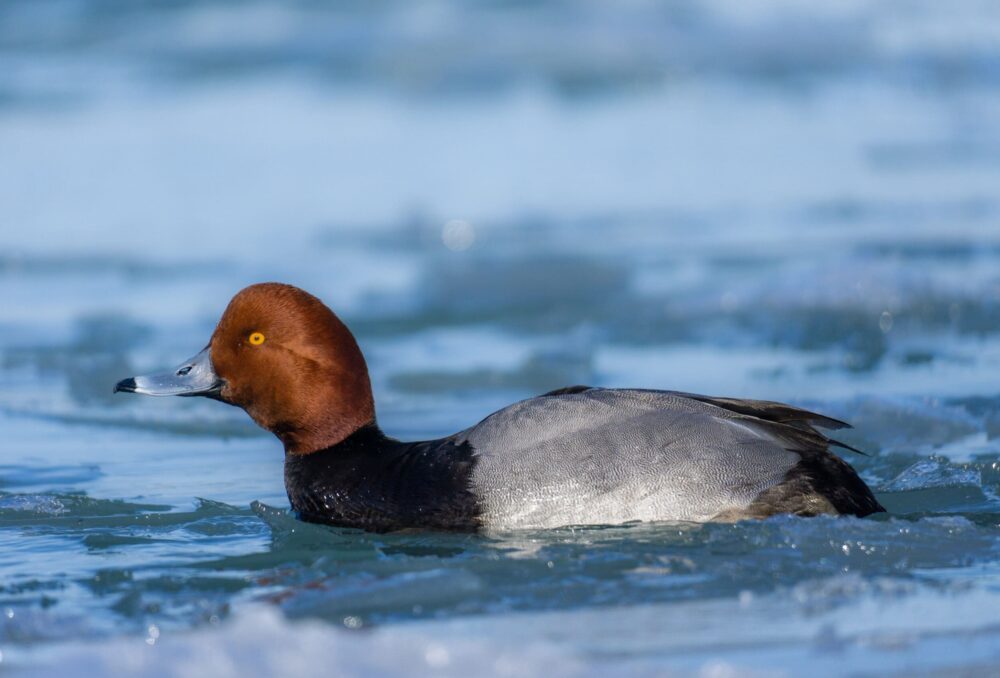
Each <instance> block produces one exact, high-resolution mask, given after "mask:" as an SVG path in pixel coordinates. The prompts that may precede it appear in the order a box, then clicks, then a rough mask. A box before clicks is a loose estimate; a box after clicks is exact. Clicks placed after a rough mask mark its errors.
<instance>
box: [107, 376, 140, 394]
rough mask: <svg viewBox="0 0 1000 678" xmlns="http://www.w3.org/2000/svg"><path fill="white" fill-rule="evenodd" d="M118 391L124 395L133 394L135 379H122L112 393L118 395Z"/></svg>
mask: <svg viewBox="0 0 1000 678" xmlns="http://www.w3.org/2000/svg"><path fill="white" fill-rule="evenodd" d="M118 391H124V392H125V393H135V379H134V378H132V377H129V378H128V379H122V380H121V381H119V382H118V383H117V384H115V388H114V390H113V391H112V393H118Z"/></svg>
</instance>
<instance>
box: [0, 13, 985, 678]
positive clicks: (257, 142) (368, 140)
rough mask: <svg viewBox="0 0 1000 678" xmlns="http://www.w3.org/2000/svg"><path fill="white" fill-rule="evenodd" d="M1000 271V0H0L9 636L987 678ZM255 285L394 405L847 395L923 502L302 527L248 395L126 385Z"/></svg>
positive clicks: (135, 649)
mask: <svg viewBox="0 0 1000 678" xmlns="http://www.w3.org/2000/svg"><path fill="white" fill-rule="evenodd" d="M998 265H1000V7H998V6H997V5H996V4H995V3H993V2H989V1H987V0H982V1H977V0H955V1H953V2H947V3H943V2H933V1H930V0H925V1H920V0H838V2H836V3H815V2H806V1H805V0H752V1H738V0H703V1H699V2H694V1H683V0H672V1H663V2H652V1H647V0H627V1H618V2H599V1H597V0H593V1H591V0H573V1H569V0H565V1H563V0H538V1H527V0H525V1H515V0H506V1H501V0H493V1H483V2H460V1H458V0H427V1H423V0H421V1H419V2H414V1H403V0H399V1H390V0H381V1H378V2H355V1H350V2H318V1H315V0H308V1H307V0H298V1H287V2H279V1H277V0H274V1H270V0H258V1H255V2H229V1H222V0H200V1H194V0H191V1H173V2H167V1H157V2H146V3H135V2H128V1H124V0H5V2H3V3H2V4H0V438H2V439H0V544H2V550H0V609H3V610H4V611H5V612H6V613H7V614H5V615H4V616H3V617H2V618H0V650H2V651H3V652H4V653H5V654H4V655H2V656H4V657H10V656H14V658H15V660H17V661H20V662H22V663H25V664H29V665H30V664H32V663H36V664H40V665H47V666H50V667H52V666H58V661H59V657H60V656H62V655H61V654H60V652H61V651H62V650H59V651H57V649H55V648H64V647H65V644H66V643H67V642H72V641H74V640H79V639H80V638H90V637H93V636H101V637H107V636H114V637H119V636H121V637H123V638H124V639H123V640H120V641H110V640H109V641H107V642H109V643H114V642H120V643H123V644H122V645H121V646H118V645H110V646H107V647H109V648H112V649H107V648H105V649H104V650H101V649H97V650H93V653H92V654H87V655H86V657H85V658H84V659H81V658H80V657H79V656H75V658H74V659H73V660H72V661H73V662H75V663H74V664H72V665H73V666H77V667H79V666H92V670H93V671H94V672H95V673H104V672H109V671H116V670H121V666H122V665H123V664H122V661H123V659H122V658H123V657H126V656H127V657H130V658H131V660H134V661H135V662H139V664H135V665H136V666H139V665H142V666H144V667H145V668H147V669H148V668H150V665H145V664H141V663H142V662H154V663H155V665H156V666H160V667H166V668H164V669H163V670H164V671H167V672H170V671H174V672H183V670H184V667H183V666H181V665H179V664H176V663H171V660H170V659H169V658H168V655H167V654H166V653H164V654H160V655H157V654H150V652H152V651H151V650H149V648H156V647H159V646H161V645H163V644H164V643H163V642H160V638H161V636H162V637H163V638H164V642H168V641H169V636H170V635H171V634H172V633H173V632H174V631H176V632H177V633H178V634H179V637H178V640H176V641H174V642H177V643H180V644H182V645H177V646H175V647H183V648H184V649H183V652H184V653H195V655H196V656H200V655H197V653H198V652H206V653H207V652H212V651H218V652H222V653H223V654H224V655H225V653H229V654H230V655H239V656H244V657H248V658H249V659H247V661H251V662H257V663H255V664H251V666H250V668H253V667H254V666H257V667H259V666H263V665H266V662H268V661H270V662H274V666H276V667H284V668H287V666H288V665H286V664H282V662H291V661H293V659H295V658H296V657H298V658H301V657H306V658H308V659H309V660H310V661H313V662H315V661H320V660H325V659H331V658H335V659H336V660H337V661H340V662H346V663H344V664H341V665H342V666H345V667H350V668H351V669H352V670H357V671H359V672H361V673H364V672H365V671H375V670H388V671H394V672H402V673H405V672H411V671H413V672H417V671H420V670H430V669H433V670H437V671H445V672H446V671H447V670H455V671H458V672H460V671H462V670H466V669H468V667H470V666H475V667H478V668H479V669H482V670H488V668H491V669H492V670H494V671H495V672H503V670H506V669H505V668H504V667H508V668H509V667H511V666H513V667H515V668H516V670H517V671H520V672H522V673H531V672H532V671H536V672H545V673H549V674H551V673H552V671H553V667H554V666H562V667H563V668H565V669H566V670H567V671H568V672H571V673H572V672H583V673H586V672H588V671H590V670H595V671H599V670H606V669H607V668H608V667H609V666H610V667H612V668H624V667H626V666H627V667H628V668H630V669H631V670H635V671H650V672H655V671H660V670H664V669H673V670H678V671H691V672H699V671H701V672H704V671H709V672H710V671H714V670H717V669H718V670H720V671H730V670H731V671H736V672H740V671H753V670H759V671H772V670H774V671H779V672H780V671H791V672H794V671H796V669H797V668H801V667H803V666H807V665H808V666H809V667H810V670H814V671H819V672H820V673H818V674H817V675H822V671H824V670H826V671H828V672H830V673H837V672H839V671H841V670H847V669H848V668H850V669H851V670H856V671H858V672H862V673H863V672H865V671H869V670H873V671H876V672H893V671H901V672H902V671H911V670H913V669H914V667H917V666H919V667H922V669H925V670H936V669H940V668H941V667H945V668H947V667H952V668H954V667H955V666H957V665H962V666H964V667H966V668H968V669H969V670H987V669H984V668H983V667H989V666H990V662H994V661H996V659H997V650H996V648H997V647H998V644H997V643H998V641H997V635H996V631H995V629H996V628H997V624H1000V616H998V614H1000V613H996V612H995V611H996V610H1000V606H998V605H996V601H995V599H996V598H997V596H998V595H1000V579H998V573H1000V569H998V563H1000V527H998V525H1000V518H998V515H1000V509H998V500H997V490H998V483H1000V461H998V460H1000V442H998V436H1000V397H998V394H1000V382H998V378H1000V267H998ZM264 280H280V281H284V282H290V283H293V284H296V285H299V286H302V287H304V288H306V289H307V290H309V291H311V292H313V293H314V294H316V295H318V296H320V297H321V298H323V299H324V300H325V301H327V303H328V304H329V305H330V306H331V307H332V308H333V309H334V310H335V311H337V312H338V313H339V314H340V315H341V317H343V318H344V320H345V321H346V322H347V323H348V324H349V325H350V326H351V327H352V329H354V331H355V333H356V334H357V336H358V338H359V341H360V342H361V344H362V346H363V348H364V350H365V353H366V355H367V357H368V359H369V363H370V367H371V371H372V377H373V383H374V387H375V395H376V400H377V404H378V412H379V419H380V422H381V423H382V425H383V427H384V428H385V429H386V430H387V431H388V432H389V433H391V434H394V435H397V436H400V437H419V436H432V435H442V434H446V433H451V432H453V431H455V430H457V429H460V428H463V427H465V426H468V425H469V424H471V423H473V422H475V421H477V420H478V419H479V418H481V417H483V416H485V415H486V414H488V413H489V412H491V411H493V410H494V409H496V408H497V407H500V406H502V405H504V404H506V403H509V402H511V401H512V400H515V399H518V398H522V397H527V396H530V395H532V394H536V393H539V392H542V391H544V390H548V389H551V388H556V387H559V386H564V385H567V384H574V383H586V384H593V385H602V386H644V387H654V388H671V389H677V390H688V391H695V392H701V393H708V394H713V395H730V396H745V397H758V398H773V399H781V400H787V401H791V402H795V403H798V404H802V405H807V406H810V407H814V408H818V409H821V410H822V411H824V412H827V413H829V414H832V415H834V416H838V417H841V418H846V419H849V420H851V421H852V422H853V423H855V425H856V426H857V428H856V429H855V430H854V431H851V432H848V433H847V434H846V435H845V439H846V440H848V441H849V442H850V443H851V444H854V445H856V446H859V447H862V448H863V449H865V450H867V451H869V452H870V453H871V455H872V456H871V457H869V458H861V457H852V458H851V459H850V461H852V463H855V464H856V465H857V466H858V468H859V469H861V470H862V472H863V474H864V476H865V478H866V479H867V480H868V481H869V482H870V483H871V484H872V485H873V486H874V487H876V488H878V489H879V490H880V493H881V494H880V497H881V498H882V499H883V501H884V503H886V505H887V506H889V507H890V508H892V509H894V511H895V512H896V514H897V517H894V518H891V519H886V520H883V521H881V522H879V521H864V522H857V521H841V522H836V521H822V520H821V521H816V522H815V523H811V524H809V525H803V524H802V521H789V520H785V521H783V520H782V519H779V520H777V521H771V522H769V523H767V524H763V525H758V526H753V527H746V526H742V527H733V526H725V527H711V528H706V529H704V530H694V528H691V529H690V530H689V529H688V528H684V529H681V530H680V531H678V529H676V528H671V529H670V530H666V528H664V530H665V531H664V530H659V529H657V528H635V529H634V531H631V532H629V531H627V530H626V531H624V532H618V531H614V530H612V531H610V532H596V533H591V532H587V531H582V532H579V533H578V532H576V531H569V532H557V533H547V534H544V535H534V536H532V537H530V538H528V537H524V536H521V537H517V538H516V539H513V540H512V541H511V540H508V541H505V540H503V539H500V540H498V541H476V540H474V539H471V538H469V539H465V538H458V537H448V538H445V537H422V538H418V537H410V538H406V537H385V538H382V537H379V538H375V537H364V538H362V537H359V536H357V535H354V536H351V535H344V534H339V533H337V534H336V535H333V536H331V535H332V534H333V533H331V532H329V531H319V532H317V531H310V530H305V532H306V536H305V537H302V536H301V535H302V532H303V529H304V528H303V527H302V526H296V524H295V523H294V521H291V520H290V519H289V518H288V516H287V515H286V514H284V508H285V507H286V506H287V502H286V501H285V498H284V496H283V487H282V479H281V452H280V447H279V445H278V444H277V441H275V440H273V439H271V438H270V437H268V436H266V435H264V434H262V433H261V432H259V431H257V430H256V429H255V428H253V426H252V424H251V423H250V422H249V421H248V420H247V419H246V417H245V415H243V414H242V413H241V412H238V411H236V410H235V409H231V408H225V407H223V406H221V405H219V404H217V403H212V402H201V401H185V400H176V399H175V400H155V401H154V400H150V399H140V398H134V397H126V396H122V395H120V394H119V395H117V396H112V394H111V386H112V385H113V384H114V383H115V381H117V380H118V379H120V378H122V377H124V376H128V375H131V374H135V373H140V372H143V371H147V370H153V369H157V368H162V367H166V366H170V365H173V364H175V363H176V362H178V361H179V360H181V359H183V358H186V357H187V356H189V355H191V354H193V353H195V352H196V351H197V350H199V349H200V348H201V347H202V346H203V345H204V344H205V342H206V341H207V338H208V336H209V333H210V332H211V329H212V327H213V326H214V323H215V321H216V320H217V318H218V316H219V315H220V313H221V312H222V310H223V308H224V307H225V304H226V303H227V301H228V299H229V298H230V297H231V296H232V294H234V293H235V292H236V291H238V290H239V289H240V288H242V287H243V286H245V285H247V284H250V283H253V282H259V281H264ZM252 501H260V502H263V504H254V505H253V508H250V504H251V502H252ZM293 535H294V536H293ZM297 540H298V541H297ZM301 540H304V541H301ZM290 543H291V545H289V544H290ZM720 552H723V553H729V554H730V556H731V557H730V558H721V557H720V556H719V553H720ZM415 572H417V574H414V573H415ZM762 597H763V599H764V600H765V602H763V603H759V604H754V603H753V601H755V600H759V599H761V598H762ZM973 601H987V602H979V603H974V602H973ZM988 601H994V602H988ZM650 604H653V605H658V606H659V607H654V608H649V607H648V605H650ZM893 605H896V606H897V607H893ZM258 606H263V611H260V609H259V607H258ZM244 608H245V612H244V614H245V616H243V617H241V615H240V614H239V613H237V614H235V615H233V614H232V613H233V611H234V610H236V611H237V612H238V611H239V610H243V609H244ZM991 609H992V610H994V612H992V613H991V612H990V610H991ZM545 614H551V615H555V616H554V617H546V616H544V615H545ZM253 615H260V617H259V618H257V617H254V616H253ZM518 615H520V616H518ZM560 615H561V616H560ZM230 616H235V617H237V619H236V620H235V621H233V622H231V623H232V624H234V625H235V626H227V620H228V618H229V617H230ZM289 617H292V618H297V617H311V618H312V617H318V618H320V619H321V620H322V621H321V622H320V623H319V626H316V627H309V629H310V631H309V632H308V633H306V631H304V630H302V628H304V627H295V626H290V625H289V624H290V622H288V621H287V620H286V619H287V618H289ZM240 619H243V621H240ZM247 619H251V620H253V619H256V620H257V621H256V622H255V623H254V622H252V621H251V622H248V621H246V620H247ZM691 619H697V620H700V622H699V624H700V625H696V626H695V627H694V628H696V629H699V630H700V633H696V632H695V631H692V627H691V626H690V623H689V620H691ZM779 619H780V620H783V621H782V624H778V623H777V622H778V620H779ZM609 620H610V621H609ZM653 620H655V623H654V621H653ZM865 620H868V621H865ZM915 620H919V622H920V623H916V621H915ZM239 624H243V626H239ZM434 624H439V625H445V626H444V627H442V626H434ZM921 624H923V625H921ZM216 625H221V626H222V627H223V628H221V629H218V630H217V629H215V628H214V627H215V626H216ZM370 625H374V626H375V627H376V628H377V629H378V630H377V631H376V633H375V635H374V636H366V638H368V640H366V641H365V643H374V644H375V646H374V647H375V648H376V649H372V646H369V645H363V644H361V645H359V643H360V641H359V640H357V639H355V638H354V637H353V636H347V637H346V638H347V639H346V640H345V639H343V637H342V636H341V635H338V634H349V633H350V631H351V629H354V628H355V627H358V626H361V627H367V626H370ZM448 625H450V626H448ZM477 625H478V626H477ZM335 627H336V628H338V629H340V630H336V631H335V630H334V628H335ZM344 627H347V629H346V630H345V629H344ZM254 628H263V629H267V631H266V633H265V632H264V631H261V632H260V634H261V636H260V637H259V638H257V640H256V641H254V640H253V639H254V638H255V636H254V634H253V629H254ZM442 628H447V629H448V630H447V633H448V634H451V635H453V636H454V635H458V636H462V638H463V640H462V641H461V642H460V644H459V645H458V646H455V645H447V646H443V645H434V644H433V643H432V642H431V640H429V638H437V637H439V636H440V634H441V633H443V631H442ZM191 629H195V630H194V631H192V630H191ZM227 629H228V630H227ZM233 629H237V630H235V631H234V630H233ZM293 629H299V630H293ZM468 629H474V630H468ZM524 629H529V630H531V631H530V639H531V640H532V642H535V641H538V642H539V643H540V645H539V646H538V647H535V646H534V645H532V647H534V648H535V649H534V651H533V653H527V654H525V652H524V651H523V646H524V644H525V643H527V640H528V639H527V638H526V637H525V633H529V632H525V631H524ZM560 629H561V631H559V630H560ZM566 629H572V630H573V632H572V633H571V632H568V631H566ZM989 629H993V630H992V631H989ZM154 630H155V633H154ZM313 633H314V634H316V635H315V636H312V635H310V634H313ZM616 633H617V635H616ZM205 634H207V635H205ZM212 634H219V635H212ZM331 634H333V635H331ZM380 634H381V635H380ZM393 634H395V635H393ZM408 634H409V635H408ZM421 634H426V635H421ZM519 634H521V635H519ZM560 634H561V635H560ZM762 634H763V635H762ZM879 634H881V635H879ZM202 637H205V638H212V640H206V641H205V642H204V643H201V641H200V638H202ZM248 637H249V638H251V640H250V641H247V640H246V638H248ZM297 637H302V638H314V640H315V643H314V645H315V647H313V646H310V648H311V649H308V650H306V649H303V650H302V651H301V652H299V653H298V654H295V656H294V657H286V656H284V655H278V654H268V649H267V648H269V647H274V646H276V645H278V643H273V642H270V643H269V642H267V639H268V638H270V639H273V638H283V639H285V640H286V641H287V640H288V639H289V638H297ZM483 637H487V638H490V639H492V640H491V641H490V642H488V643H485V644H483V641H482V638H483ZM540 638H541V639H542V640H539V639H540ZM872 638H875V640H872ZM42 641H44V642H42ZM240 642H250V643H252V647H244V646H242V645H240V644H239V643H240ZM289 642H290V641H289ZM303 642H305V641H303ZM435 642H436V641H435ZM456 642H458V641H456ZM184 643H187V645H183V644H184ZM378 643H382V644H383V645H382V646H380V645H378ZM462 643H464V644H462ZM477 643H479V644H477ZM286 644H287V643H286ZM383 646H384V647H383ZM390 646H392V647H397V648H398V647H403V648H404V649H403V650H399V651H398V652H397V653H394V652H393V651H390V650H388V649H386V648H389V647H390ZM101 647H104V646H101ZM359 647H361V649H357V648H359ZM11 648H13V649H11ZM219 648H221V649H219ZM378 648H381V649H378ZM405 648H409V649H405ZM733 648H736V649H735V650H734V649H733ZM251 649H252V650H253V651H250V650H251ZM102 652H103V653H104V654H102ZM257 652H260V653H263V655H262V656H259V655H258V654H256V653H257ZM275 652H277V651H276V650H275ZM310 652H312V653H313V654H310ZM130 653H132V654H130ZM241 653H242V654H241ZM330 653H333V654H332V655H331V654H330ZM407 653H409V654H407ZM373 657H377V658H378V659H379V661H383V660H384V661H385V662H388V663H387V664H385V665H381V664H379V665H378V666H375V665H373V664H371V661H374V659H373ZM442 657H443V658H444V659H442ZM229 659H230V660H232V661H236V660H235V659H233V658H232V657H231V656H230V657H229ZM463 661H467V662H469V663H467V664H462V662H463ZM86 662H93V663H92V664H87V663H86ZM260 662H265V664H261V663H260ZM351 662H354V663H351ZM366 662H367V663H366ZM504 662H506V663H504ZM518 662H521V663H518ZM852 662H853V663H852ZM449 667H450V668H449ZM484 667H488V668H484ZM567 667H568V668H567ZM595 667H597V668H595ZM824 667H825V668H824ZM970 667H971V668H970ZM53 670H56V669H53ZM275 670H277V669H275ZM942 670H944V669H942ZM171 675H172V674H171ZM713 675H715V674H713ZM720 675H721V674H720ZM911 675H912V672H911Z"/></svg>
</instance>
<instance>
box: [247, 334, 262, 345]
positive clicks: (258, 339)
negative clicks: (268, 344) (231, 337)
mask: <svg viewBox="0 0 1000 678" xmlns="http://www.w3.org/2000/svg"><path fill="white" fill-rule="evenodd" d="M250 343H251V344H253V345H254V346H260V345H261V344H263V343H264V335H263V334H261V333H260V332H254V333H253V334H251V335H250Z"/></svg>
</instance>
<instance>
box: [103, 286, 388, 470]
mask: <svg viewBox="0 0 1000 678" xmlns="http://www.w3.org/2000/svg"><path fill="white" fill-rule="evenodd" d="M115 390H116V391H131V392H135V393H143V394H146V395H181V396H195V395H201V396H208V397H211V398H217V399H219V400H222V401H224V402H227V403H230V404H232V405H238V406H239V407H242V408H243V409H244V410H246V412H247V414H249V415H250V416H251V417H252V418H253V420H254V421H255V422H257V423H258V424H259V425H260V426H262V427H263V428H266V429H267V430H268V431H271V432H272V433H274V434H275V435H276V436H278V438H280V439H281V442H283V443H284V444H285V451H286V452H290V453H294V454H307V453H309V452H315V451H317V450H322V449H324V448H327V447H330V446H331V445H335V444H336V443H339V442H340V441H341V440H343V439H344V438H346V437H347V436H349V435H350V434H351V433H353V432H354V431H356V430H358V429H359V428H361V427H362V426H364V425H365V424H370V423H372V422H374V421H375V404H374V402H373V400H372V389H371V383H370V382H369V380H368V367H367V365H365V358H364V356H363V355H361V350H360V349H359V348H358V344H357V342H356V341H355V340H354V337H353V336H352V335H351V332H350V330H348V329H347V327H346V326H345V325H344V323H342V322H340V319H339V318H337V316H335V315H334V314H333V312H332V311H331V310H330V309H328V308H327V307H326V306H325V305H324V304H323V302H322V301H320V300H319V299H317V298H316V297H314V296H312V295H311V294H309V293H307V292H304V291H302V290H300V289H298V288H297V287H292V286H291V285H283V284H280V283H261V284H258V285H251V286H250V287H247V288H246V289H244V290H242V291H241V292H240V293H239V294H237V295H236V296H235V297H233V300H232V301H230V302H229V306H228V307H227V308H226V311H225V313H223V314H222V319H221V320H219V324H218V326H217V327H216V328H215V332H213V333H212V340H211V341H210V342H209V344H208V346H207V347H206V348H205V350H203V351H202V352H201V353H199V354H198V355H196V356H195V357H194V358H192V359H190V360H188V361H187V362H186V363H183V364H182V365H181V366H180V367H178V368H176V369H175V370H173V371H172V372H168V373H165V374H159V375H152V376H144V377H130V378H128V379H123V380H122V381H120V382H118V384H117V385H116V386H115Z"/></svg>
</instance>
